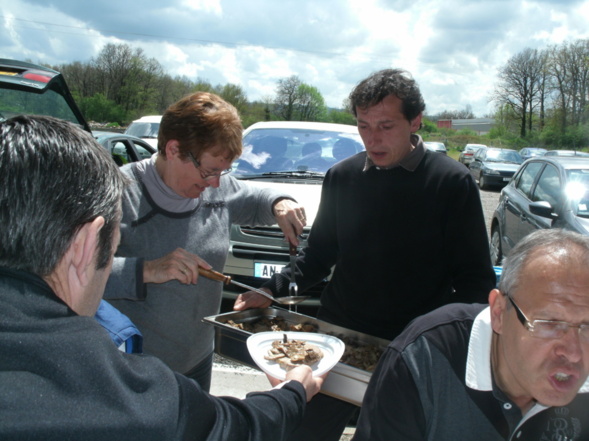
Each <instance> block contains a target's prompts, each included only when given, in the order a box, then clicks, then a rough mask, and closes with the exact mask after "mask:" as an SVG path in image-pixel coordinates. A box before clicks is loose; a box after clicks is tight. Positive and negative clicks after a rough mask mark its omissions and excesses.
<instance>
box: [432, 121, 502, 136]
mask: <svg viewBox="0 0 589 441" xmlns="http://www.w3.org/2000/svg"><path fill="white" fill-rule="evenodd" d="M494 125H495V120H494V119H493V118H473V119H440V120H438V128H440V129H453V130H465V129H467V130H472V131H473V132H476V134H477V135H486V134H487V133H489V131H490V130H491V129H492V128H493V126H494Z"/></svg>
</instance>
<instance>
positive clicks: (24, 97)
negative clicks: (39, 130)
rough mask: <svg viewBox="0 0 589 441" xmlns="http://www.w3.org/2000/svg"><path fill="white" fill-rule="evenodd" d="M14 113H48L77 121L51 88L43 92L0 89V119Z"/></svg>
mask: <svg viewBox="0 0 589 441" xmlns="http://www.w3.org/2000/svg"><path fill="white" fill-rule="evenodd" d="M16 115H49V116H54V117H56V118H60V119H64V120H66V121H69V122H73V123H75V124H78V123H79V121H78V118H76V115H75V114H74V112H73V111H72V109H71V107H70V106H69V104H68V103H67V101H66V100H65V98H64V97H63V96H62V95H60V94H59V93H57V92H54V91H53V90H51V89H48V90H46V91H45V93H43V94H39V93H33V92H30V91H24V90H10V89H0V121H3V120H5V119H8V118H11V117H13V116H16Z"/></svg>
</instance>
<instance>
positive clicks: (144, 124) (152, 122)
mask: <svg viewBox="0 0 589 441" xmlns="http://www.w3.org/2000/svg"><path fill="white" fill-rule="evenodd" d="M161 121H162V116H161V115H149V116H143V117H141V118H139V119H136V120H135V121H133V122H132V123H131V124H129V127H127V130H125V134H126V135H131V136H136V137H137V138H142V139H144V140H145V141H147V142H148V143H149V144H150V145H151V146H152V147H153V148H154V149H156V150H157V134H158V132H159V130H160V123H161Z"/></svg>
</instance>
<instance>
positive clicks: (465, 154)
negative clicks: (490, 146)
mask: <svg viewBox="0 0 589 441" xmlns="http://www.w3.org/2000/svg"><path fill="white" fill-rule="evenodd" d="M481 147H487V146H486V145H484V144H466V146H465V147H464V150H462V151H461V152H460V155H458V162H461V163H463V164H464V165H466V166H467V167H468V166H469V165H470V163H471V162H472V158H473V156H474V154H475V153H476V151H477V150H478V149H480V148H481Z"/></svg>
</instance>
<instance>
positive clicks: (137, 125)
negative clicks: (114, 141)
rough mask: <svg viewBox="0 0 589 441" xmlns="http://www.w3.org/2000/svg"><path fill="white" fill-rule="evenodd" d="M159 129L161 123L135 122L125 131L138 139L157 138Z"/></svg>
mask: <svg viewBox="0 0 589 441" xmlns="http://www.w3.org/2000/svg"><path fill="white" fill-rule="evenodd" d="M159 129H160V123H157V122H152V123H148V122H134V123H131V125H130V126H129V127H128V128H127V130H125V134H126V135H133V136H136V137H138V138H157V134H158V131H159Z"/></svg>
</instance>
